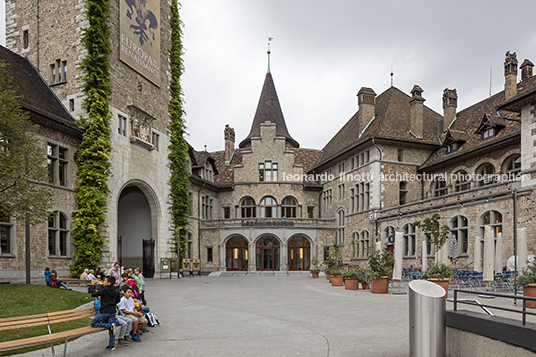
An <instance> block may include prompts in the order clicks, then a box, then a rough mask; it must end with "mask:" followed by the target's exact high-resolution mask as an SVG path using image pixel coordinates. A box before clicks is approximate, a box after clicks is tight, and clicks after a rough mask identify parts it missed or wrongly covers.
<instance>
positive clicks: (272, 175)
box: [259, 160, 279, 182]
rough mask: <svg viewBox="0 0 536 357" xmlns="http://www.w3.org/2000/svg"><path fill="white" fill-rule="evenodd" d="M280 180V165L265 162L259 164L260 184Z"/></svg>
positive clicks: (268, 161) (270, 161)
mask: <svg viewBox="0 0 536 357" xmlns="http://www.w3.org/2000/svg"><path fill="white" fill-rule="evenodd" d="M278 180H279V175H278V163H277V162H273V161H272V160H265V161H264V162H260V163H259V182H276V181H278Z"/></svg>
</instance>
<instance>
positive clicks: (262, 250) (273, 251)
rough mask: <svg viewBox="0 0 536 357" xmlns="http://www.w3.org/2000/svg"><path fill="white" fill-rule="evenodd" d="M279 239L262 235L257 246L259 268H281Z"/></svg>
mask: <svg viewBox="0 0 536 357" xmlns="http://www.w3.org/2000/svg"><path fill="white" fill-rule="evenodd" d="M279 249H280V244H279V240H278V239H277V238H274V237H261V238H259V240H257V245H256V248H255V253H256V256H255V258H256V263H257V270H279V254H280V250H279Z"/></svg>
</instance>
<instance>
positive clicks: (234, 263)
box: [225, 236, 248, 271]
mask: <svg viewBox="0 0 536 357" xmlns="http://www.w3.org/2000/svg"><path fill="white" fill-rule="evenodd" d="M225 269H226V270H228V271H231V270H239V271H247V270H248V241H247V240H246V239H245V238H243V237H240V236H235V237H232V238H230V239H229V240H228V241H227V243H225Z"/></svg>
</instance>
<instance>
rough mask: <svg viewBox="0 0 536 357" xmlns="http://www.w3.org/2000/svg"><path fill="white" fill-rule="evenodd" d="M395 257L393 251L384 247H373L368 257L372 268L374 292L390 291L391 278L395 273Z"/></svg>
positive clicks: (371, 278) (372, 289)
mask: <svg viewBox="0 0 536 357" xmlns="http://www.w3.org/2000/svg"><path fill="white" fill-rule="evenodd" d="M393 264H394V259H393V255H392V254H391V252H389V251H387V250H385V249H382V250H381V251H380V250H379V249H372V250H371V252H370V254H369V257H368V265H369V268H370V282H371V286H370V289H371V291H372V293H373V294H387V293H388V292H389V278H390V277H391V275H392V274H393V268H392V267H393Z"/></svg>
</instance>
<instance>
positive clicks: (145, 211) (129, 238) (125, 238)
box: [117, 186, 154, 268]
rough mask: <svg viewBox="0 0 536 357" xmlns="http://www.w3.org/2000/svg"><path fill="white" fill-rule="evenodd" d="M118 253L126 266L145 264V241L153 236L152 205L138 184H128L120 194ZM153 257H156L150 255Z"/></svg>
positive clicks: (133, 266)
mask: <svg viewBox="0 0 536 357" xmlns="http://www.w3.org/2000/svg"><path fill="white" fill-rule="evenodd" d="M117 218H118V222H117V232H118V234H117V235H118V238H119V242H118V243H119V247H118V248H119V251H118V255H119V257H120V260H121V264H122V265H124V266H126V267H132V268H135V267H142V266H143V241H144V240H150V239H152V238H154V237H152V236H151V235H152V233H151V232H152V227H151V207H150V206H149V202H148V201H147V198H146V197H145V194H144V193H143V192H142V190H140V189H139V188H138V187H136V186H127V187H125V188H124V189H123V191H122V192H121V195H120V196H119V204H118V212H117ZM150 258H152V259H153V262H154V257H150Z"/></svg>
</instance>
